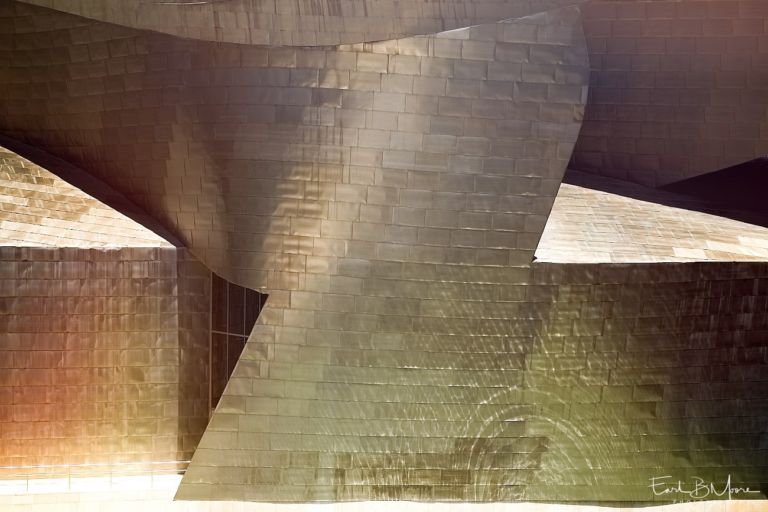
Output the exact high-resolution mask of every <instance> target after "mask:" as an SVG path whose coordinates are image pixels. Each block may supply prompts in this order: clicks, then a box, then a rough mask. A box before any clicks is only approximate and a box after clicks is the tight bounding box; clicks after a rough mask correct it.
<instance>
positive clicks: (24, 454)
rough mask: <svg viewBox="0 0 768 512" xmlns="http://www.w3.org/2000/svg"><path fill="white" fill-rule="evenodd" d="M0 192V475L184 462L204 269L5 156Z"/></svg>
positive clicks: (201, 392)
mask: <svg viewBox="0 0 768 512" xmlns="http://www.w3.org/2000/svg"><path fill="white" fill-rule="evenodd" d="M0 184H1V185H0V186H1V187H2V188H0V191H1V192H2V194H1V195H0V211H1V213H0V241H1V242H0V244H2V247H0V438H2V443H0V479H6V478H11V479H14V478H18V477H19V476H24V475H34V476H36V477H37V476H40V477H42V476H45V475H47V476H51V475H55V476H61V475H67V474H72V473H75V474H77V473H81V474H89V473H90V474H103V473H105V472H110V471H116V472H120V471H136V470H142V469H144V470H146V469H148V467H150V466H146V467H143V466H142V464H135V463H154V462H158V461H184V460H189V457H191V455H192V452H193V451H194V448H195V447H196V445H197V442H198V440H199V438H200V435H201V434H202V431H203V430H204V429H205V425H206V424H207V420H208V383H207V378H206V376H207V373H206V372H207V367H208V352H209V340H208V331H209V320H208V317H209V309H210V304H209V301H210V284H209V281H210V275H211V274H210V271H208V270H207V269H206V268H205V267H204V266H203V265H201V264H200V263H198V262H197V261H196V260H195V259H194V258H192V257H191V256H189V254H188V252H187V251H186V249H183V248H176V247H173V246H172V245H171V244H170V243H168V242H166V241H165V240H164V239H162V238H160V237H159V236H158V235H156V234H154V233H152V232H151V231H149V230H147V229H146V228H144V227H143V226H141V225H140V224H137V223H136V222H134V221H133V220H131V219H129V218H128V217H126V216H125V215H123V214H122V213H119V212H117V211H115V210H113V209H111V208H110V207H108V206H107V205H105V204H103V203H101V202H100V201H98V200H97V199H95V198H94V197H91V196H90V195H88V194H86V193H84V192H82V191H81V190H78V189H77V188H75V187H73V186H72V185H70V184H69V183H66V182H64V181H63V180H61V179H60V178H58V177H57V176H56V175H54V174H52V173H51V172H49V171H48V170H47V169H45V168H43V167H40V166H38V165H35V164H34V163H32V162H30V161H29V160H26V159H24V158H21V157H20V156H19V155H17V154H15V153H13V152H11V151H9V150H5V149H3V150H2V158H1V159H0ZM126 463H127V464H133V465H131V466H130V468H131V469H126V467H124V466H122V465H123V464H126ZM78 464H86V465H89V466H86V467H73V465H78ZM93 465H98V466H93ZM171 467H172V468H176V467H177V466H175V465H172V466H171ZM166 469H168V468H166Z"/></svg>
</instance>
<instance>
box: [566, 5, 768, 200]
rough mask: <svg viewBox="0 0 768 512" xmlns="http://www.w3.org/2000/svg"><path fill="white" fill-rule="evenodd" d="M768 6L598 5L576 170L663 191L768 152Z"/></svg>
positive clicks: (591, 25) (591, 8)
mask: <svg viewBox="0 0 768 512" xmlns="http://www.w3.org/2000/svg"><path fill="white" fill-rule="evenodd" d="M767 19H768V3H767V2H765V1H763V0H704V1H694V0H680V1H659V0H652V1H647V0H593V1H590V2H589V3H588V4H586V5H585V6H584V26H585V33H586V35H587V39H588V44H589V50H590V60H591V65H592V77H591V89H590V100H589V107H588V109H587V113H586V118H585V122H584V128H583V130H582V133H581V137H580V138H579V142H578V144H577V148H576V151H575V153H574V160H573V165H574V167H575V168H577V169H580V170H585V171H589V172H594V173H598V174H603V175H606V176H612V177H616V178H620V179H626V180H630V181H634V182H636V183H640V184H643V185H650V186H661V185H665V184H668V183H672V182H675V181H679V180H682V179H685V178H689V177H692V176H696V175H699V174H704V173H708V172H712V171H716V170H719V169H723V168H726V167H730V166H733V165H736V164H740V163H743V162H746V161H749V160H752V159H753V158H755V157H757V156H760V155H764V154H766V153H768V72H767V71H766V70H768V22H766V20H767Z"/></svg>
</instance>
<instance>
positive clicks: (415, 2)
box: [21, 0, 585, 46]
mask: <svg viewBox="0 0 768 512" xmlns="http://www.w3.org/2000/svg"><path fill="white" fill-rule="evenodd" d="M21 1H24V2H26V3H29V4H34V5H39V6H41V7H48V8H51V9H58V10H60V11H63V12H67V13H70V14H76V15H78V16H83V17H86V18H92V19H95V20H99V21H106V22H109V23H115V24H117V25H123V26H126V27H132V28H138V29H146V30H153V31H157V32H162V33H166V34H171V35H175V36H179V37H185V38H191V39H202V40H207V41H219V42H229V43H244V44H257V45H271V46H333V45H338V44H345V43H361V42H370V41H383V40H387V39H394V38H399V37H407V36H413V35H423V34H433V33H436V32H441V31H444V30H451V29H455V28H462V27H467V26H470V25H482V24H485V23H495V22H497V21H498V20H501V19H506V18H520V17H522V16H527V15H529V14H535V13H538V12H542V11H546V10H549V9H554V8H557V7H565V6H568V5H575V4H579V3H582V2H584V1H585V0H440V1H433V0H408V1H397V0H374V1H370V0H368V1H359V0H315V1H311V2H309V1H304V0H301V1H282V0H279V1H269V2H264V1H258V2H257V1H253V0H99V1H96V2H94V1H91V0H21Z"/></svg>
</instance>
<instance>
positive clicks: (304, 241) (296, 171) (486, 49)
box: [0, 3, 587, 292]
mask: <svg viewBox="0 0 768 512" xmlns="http://www.w3.org/2000/svg"><path fill="white" fill-rule="evenodd" d="M11 6H12V7H13V9H11V10H10V11H9V21H8V23H7V24H8V25H9V26H10V25H12V26H13V27H14V29H13V30H12V31H11V33H9V34H8V36H7V37H6V38H5V40H4V48H5V55H7V56H8V59H9V62H8V65H7V66H6V67H4V68H3V70H2V75H0V81H1V83H2V87H3V89H4V90H5V91H6V94H5V95H4V98H3V99H2V100H0V112H1V113H2V126H0V129H1V130H2V131H3V132H5V133H7V134H13V136H14V137H16V138H20V139H23V140H24V141H25V142H28V143H30V144H32V145H35V146H39V147H42V148H46V149H47V150H49V151H51V152H52V153H54V154H56V155H58V156H60V157H62V158H65V159H67V160H69V161H72V162H74V163H76V164H78V165H80V166H81V167H83V168H84V169H86V170H87V171H89V172H92V173H93V174H95V175H97V176H98V177H100V178H102V179H103V180H104V181H106V182H107V183H110V184H111V185H112V186H114V187H115V188H116V189H118V190H120V191H122V192H124V193H126V194H127V195H128V196H129V197H130V198H131V199H133V200H134V201H135V202H136V203H138V204H139V205H141V206H143V207H144V208H145V209H146V210H147V211H148V212H149V213H150V214H152V215H153V216H154V217H155V218H157V219H158V220H159V221H161V222H162V223H163V224H165V225H166V226H168V227H170V228H171V229H172V230H173V231H175V232H176V233H177V234H178V235H179V237H180V238H181V239H182V241H183V242H184V243H185V244H186V245H188V246H189V247H190V249H191V250H192V252H193V253H194V254H195V255H196V256H197V257H198V258H199V259H200V260H201V261H203V262H204V263H205V264H206V265H208V266H209V267H210V268H212V270H213V271H215V272H216V273H218V274H220V275H222V276H223V277H225V278H227V279H229V280H231V281H233V282H236V283H238V284H242V285H245V286H248V287H251V288H267V289H269V290H270V292H272V291H273V290H277V291H280V290H283V291H288V290H296V289H301V288H305V287H306V286H311V285H309V284H307V283H306V281H307V280H309V279H312V277H306V276H309V275H321V276H322V277H323V279H325V278H327V277H329V274H337V273H338V266H339V264H338V258H339V257H343V258H348V259H350V260H352V262H351V263H350V265H353V266H354V265H358V264H360V263H359V262H358V260H374V259H381V260H394V261H410V262H443V263H452V264H460V263H461V264H471V265H474V264H477V265H479V266H485V265H489V266H499V265H513V266H519V265H526V264H527V263H528V262H530V261H531V259H532V256H533V251H534V249H535V247H536V244H537V242H538V238H539V236H540V234H541V231H542V229H543V226H544V222H545V220H546V216H547V214H548V213H549V210H550V208H551V206H552V202H553V200H554V196H555V194H556V191H557V187H558V185H559V183H560V180H561V178H562V176H563V173H564V170H565V166H566V163H567V161H568V158H569V157H570V154H571V150H572V148H573V144H574V142H575V140H576V136H577V134H578V130H579V126H580V122H581V117H582V114H583V102H584V100H585V98H586V80H587V77H586V71H587V70H586V67H587V65H586V63H587V61H586V59H587V56H586V49H585V46H584V40H583V35H582V32H581V30H580V25H579V23H578V21H579V17H578V12H577V11H575V10H564V11H553V13H549V14H540V15H537V16H536V17H531V18H525V19H523V20H521V21H515V22H504V23H499V24H493V25H482V26H478V27H473V28H471V29H470V28H467V29H461V30H458V31H450V32H445V33H441V34H439V35H436V36H429V37H415V38H407V39H400V40H395V41H384V42H379V43H375V44H370V45H357V46H343V47H339V48H336V49H330V50H325V49H294V48H264V47H255V46H242V45H234V44H216V43H208V42H200V41H190V40H183V39H178V38H173V37H171V36H166V35H157V34H152V33H147V32H141V31H137V30H133V29H128V28H123V27H115V26H113V25H108V24H105V23H101V22H96V21H91V20H87V19H84V18H79V17H76V16H71V15H67V14H62V13H59V12H56V11H50V10H46V9H41V8H36V7H32V6H27V5H25V4H18V3H16V4H11ZM41 45H42V46H43V47H41ZM338 280H339V281H342V282H344V281H346V278H339V279H338ZM339 287H340V288H343V287H344V286H343V285H339ZM333 288H336V286H334V287H333Z"/></svg>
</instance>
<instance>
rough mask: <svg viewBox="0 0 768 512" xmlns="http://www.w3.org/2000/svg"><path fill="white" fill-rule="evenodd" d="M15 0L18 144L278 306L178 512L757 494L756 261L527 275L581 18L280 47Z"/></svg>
mask: <svg viewBox="0 0 768 512" xmlns="http://www.w3.org/2000/svg"><path fill="white" fill-rule="evenodd" d="M737 1H738V2H741V0H737ZM227 3H228V2H221V3H217V4H216V5H219V4H220V5H222V6H224V5H226V4H227ZM567 3H570V2H567ZM592 3H593V4H597V3H600V4H606V5H607V4H617V5H618V3H622V4H625V6H626V5H629V4H637V5H642V6H643V9H645V8H646V7H647V4H648V3H645V2H642V3H641V2H592ZM662 3H663V2H655V4H657V5H660V4H662ZM682 3H683V2H679V3H678V2H675V4H676V5H677V4H680V5H682ZM734 3H736V2H734ZM232 4H233V5H234V3H232ZM412 4H413V5H417V4H416V3H412ZM462 4H463V5H464V4H470V3H469V2H462ZM517 4H519V2H517V3H515V4H511V5H517ZM7 5H8V6H7V7H4V9H5V10H4V11H3V16H4V17H5V18H7V19H6V20H4V22H5V23H4V26H6V27H8V29H7V30H8V32H9V33H8V34H6V35H5V37H3V38H2V39H0V44H1V45H3V47H2V50H3V51H4V52H6V53H4V54H3V55H7V56H8V57H7V59H6V60H5V61H4V62H3V72H2V74H0V81H2V87H3V90H4V92H5V93H6V94H4V95H3V96H2V97H0V114H2V116H0V131H2V132H4V133H9V134H13V135H14V136H16V137H19V138H22V139H24V140H26V141H28V142H30V143H33V144H35V145H37V146H39V147H42V148H45V149H48V150H50V151H52V152H54V153H56V154H57V155H59V156H62V157H65V158H67V159H69V160H71V161H73V162H75V163H77V164H79V165H81V166H82V167H84V168H85V169H86V170H88V171H89V172H91V173H93V174H94V175H97V176H100V177H102V178H103V179H105V180H106V181H108V182H110V183H112V184H113V185H114V186H115V187H116V188H118V189H120V190H122V191H124V192H125V193H126V194H128V195H129V196H130V197H131V198H133V199H134V200H135V201H136V202H138V203H140V204H141V205H143V206H144V208H145V209H146V210H148V211H149V212H151V213H152V214H153V215H154V216H155V217H156V218H157V219H159V220H160V221H161V222H163V223H164V224H165V225H166V226H168V228H169V229H172V230H173V231H174V232H175V233H177V234H178V235H179V236H180V238H182V239H183V240H184V242H185V243H186V244H188V245H189V246H190V248H191V250H192V251H193V252H194V253H195V254H196V255H197V256H199V257H200V258H201V259H202V260H203V261H204V262H205V263H206V264H207V265H208V266H210V267H211V268H212V269H214V270H215V271H216V272H217V273H219V274H221V275H222V276H226V279H231V280H232V281H233V282H234V283H237V284H232V283H230V284H227V286H226V288H227V290H228V291H227V294H229V291H230V290H231V289H234V290H235V291H236V292H237V293H238V294H239V296H244V297H245V301H246V304H247V301H248V299H247V291H245V290H242V289H241V287H240V285H245V286H248V287H251V288H258V289H262V290H267V291H268V292H269V302H268V304H267V305H266V306H265V307H264V308H263V310H262V312H261V315H260V316H259V319H258V321H257V323H256V327H255V328H254V330H253V332H251V333H250V336H249V338H248V341H247V343H246V345H245V348H244V350H243V353H242V355H241V357H240V360H239V361H237V363H236V365H235V367H234V370H233V373H232V377H231V379H230V381H229V383H228V384H227V386H226V388H225V390H224V392H223V396H222V398H221V401H220V402H219V405H218V407H217V409H216V411H215V413H214V414H213V416H212V417H211V420H210V423H209V425H208V428H207V430H206V433H205V434H204V437H203V439H202V440H201V442H200V444H199V445H198V447H197V450H196V452H195V455H194V458H193V461H192V464H191V465H190V467H189V470H188V473H187V474H186V475H185V477H184V480H183V482H182V484H181V487H180V488H179V491H178V495H177V497H178V498H180V499H189V500H194V499H204V500H251V501H269V502H295V501H309V502H317V501H350V500H371V499H375V500H420V501H463V502H480V501H485V502H491V501H494V502H496V501H519V500H530V501H559V502H601V503H633V504H637V503H646V502H651V501H670V500H674V499H675V498H676V496H674V495H669V494H660V495H656V494H654V492H653V490H652V489H651V488H649V482H651V481H653V480H651V479H654V478H658V477H659V476H660V475H661V474H664V475H671V476H670V478H671V480H670V482H674V481H677V480H678V479H680V480H681V481H684V480H686V479H687V478H689V477H690V475H696V476H697V477H700V478H702V479H704V480H705V481H712V482H718V483H719V482H724V481H725V479H726V478H728V479H729V481H732V482H734V483H736V482H738V485H740V488H746V487H747V486H750V487H751V488H752V489H760V491H758V492H756V493H754V494H750V495H749V496H741V497H756V496H755V494H757V495H758V496H763V495H764V494H765V489H766V484H765V475H766V474H767V473H766V472H765V467H764V466H765V455H764V452H765V451H764V450H761V449H760V448H759V443H760V439H761V437H760V436H762V435H764V434H763V432H762V430H763V429H764V426H763V414H762V412H763V408H762V403H763V401H764V400H765V397H766V396H768V393H767V392H766V382H768V376H766V372H765V369H766V364H765V359H764V354H765V332H768V323H767V322H768V320H767V319H766V317H765V315H764V314H762V313H763V310H764V305H765V304H766V301H768V286H767V285H766V282H767V281H766V279H768V277H767V276H768V267H767V266H766V264H765V263H764V262H748V263H733V262H715V263H711V262H695V263H664V264H650V265H635V264H627V263H622V264H605V263H601V264H586V265H584V264H553V263H542V262H533V263H531V259H532V258H533V254H534V250H535V248H536V246H537V244H538V241H539V238H540V236H541V233H542V230H543V228H544V223H545V221H546V218H547V216H548V215H549V212H550V209H551V208H552V204H553V201H554V198H555V194H556V191H557V189H558V186H559V184H560V181H561V179H562V178H563V173H564V170H565V166H566V163H567V161H568V159H569V157H570V154H571V151H572V149H573V144H574V142H575V140H576V136H577V134H578V132H579V126H580V124H581V119H582V112H583V106H584V105H583V103H584V100H585V92H586V84H587V75H588V67H589V64H588V62H587V50H586V46H585V41H584V37H583V35H582V30H581V24H580V18H579V15H578V11H576V10H575V9H562V10H555V11H550V12H545V13H539V14H537V15H535V16H531V17H526V18H521V19H514V20H508V21H503V22H497V21H498V20H497V19H492V20H489V21H492V22H493V23H490V22H489V23H487V24H483V25H480V26H472V27H468V28H461V29H458V30H452V31H447V32H438V33H434V34H432V35H427V36H418V37H407V38H402V39H394V40H386V41H379V42H375V43H365V44H363V43H360V41H351V42H354V43H358V44H351V45H343V46H337V47H324V48H299V47H281V48H276V47H264V46H254V45H237V44H221V43H212V42H209V41H204V40H201V39H206V38H205V37H201V38H198V40H183V39H179V38H176V37H172V36H170V35H167V34H158V33H149V32H145V31H141V30H136V29H133V28H130V27H126V26H113V25H110V24H107V23H102V22H99V21H94V20H91V19H85V18H81V17H77V16H72V15H68V14H65V13H62V12H57V11H52V10H46V9H42V8H39V7H33V6H29V5H23V4H20V3H10V4H7ZM56 5H58V6H60V5H63V4H62V3H60V2H57V3H56ZM72 5H76V4H75V3H73V4H72ZM82 5H86V4H85V3H83V4H82ZM210 5H211V6H213V5H214V4H213V3H211V4H210ZM317 5H320V4H317ZM381 5H384V4H381ZM405 5H406V4H403V6H404V9H406V10H407V9H408V8H409V7H407V6H405ZM470 5H474V4H470ZM478 5H479V3H478ZM530 5H533V4H530ZM185 8H186V7H185ZM208 8H209V7H205V9H208ZM211 8H213V7H211ZM643 12H645V11H643ZM504 17H505V18H506V17H508V16H504ZM118 21H119V20H118ZM123 24H124V25H127V24H130V23H123ZM442 28H444V27H441V30H442ZM445 28H447V27H445ZM409 30H410V29H409ZM420 30H421V29H419V31H420ZM590 30H593V32H591V33H592V35H593V36H594V35H595V33H596V32H594V26H591V28H590ZM397 33H399V32H397ZM237 37H240V36H237ZM593 41H594V39H593ZM598 48H599V46H598ZM593 53H594V51H593ZM606 62H609V61H604V60H603V59H600V65H602V64H605V63H606ZM612 135H617V134H612ZM208 277H209V278H210V275H208ZM241 290H242V292H241ZM222 296H223V293H222ZM203 302H204V301H203ZM214 303H215V300H214ZM235 309H236V310H237V311H239V309H237V308H235ZM229 313H230V311H229V310H228V311H227V314H226V315H224V314H223V313H222V315H221V318H224V316H226V317H227V318H228V317H229ZM235 316H237V317H238V318H239V315H235ZM198 331H200V330H199V329H198V330H197V331H196V332H198ZM238 333H239V337H238V339H236V340H234V341H236V342H237V343H235V344H234V345H233V346H234V348H235V350H232V351H231V352H230V351H229V346H228V348H227V351H228V353H227V355H228V357H227V359H230V358H229V354H230V353H233V354H236V353H237V352H238V350H239V348H240V346H241V345H240V343H241V342H242V338H244V337H245V332H244V331H242V330H240V331H238ZM220 334H222V335H224V334H226V335H227V336H229V335H230V334H231V333H230V332H229V326H228V327H227V331H226V332H224V331H222V332H221V333H220ZM222 339H223V338H222ZM229 341H230V340H229V338H228V341H227V343H229ZM230 362H231V361H229V360H228V361H227V364H226V365H223V367H224V369H225V372H224V374H228V373H229V371H230V370H231V366H230V365H229V363H230ZM187 375H193V374H187ZM194 384H198V385H199V384H200V383H199V382H196V383H194ZM198 387H199V386H198ZM748 404H749V405H752V404H758V405H759V406H758V407H754V408H751V407H747V405H748ZM185 446H186V447H187V448H189V447H190V446H191V445H190V444H186V445H185ZM755 446H758V447H757V448H755ZM659 468H663V473H659V471H660V469H659ZM670 485H671V484H670Z"/></svg>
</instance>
